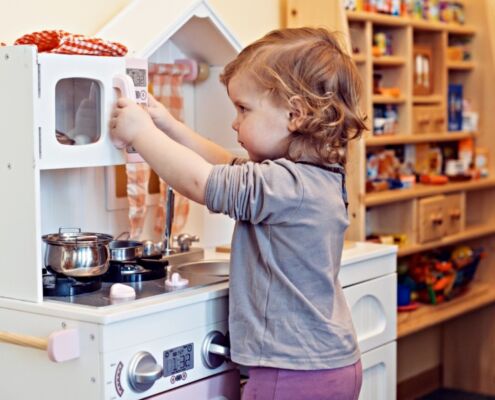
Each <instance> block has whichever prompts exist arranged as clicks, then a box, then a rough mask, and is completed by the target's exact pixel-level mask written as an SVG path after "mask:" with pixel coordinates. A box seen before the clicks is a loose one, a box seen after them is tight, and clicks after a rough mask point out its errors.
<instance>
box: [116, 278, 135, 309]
mask: <svg viewBox="0 0 495 400" xmlns="http://www.w3.org/2000/svg"><path fill="white" fill-rule="evenodd" d="M135 298H136V290H135V289H134V288H133V287H131V286H128V285H123V284H121V283H115V284H113V285H112V287H111V288H110V301H111V302H112V304H115V303H120V302H125V301H129V300H134V299H135Z"/></svg>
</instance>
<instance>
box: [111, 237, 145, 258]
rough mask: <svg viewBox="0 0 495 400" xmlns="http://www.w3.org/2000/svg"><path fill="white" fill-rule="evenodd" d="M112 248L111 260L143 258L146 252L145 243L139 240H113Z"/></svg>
mask: <svg viewBox="0 0 495 400" xmlns="http://www.w3.org/2000/svg"><path fill="white" fill-rule="evenodd" d="M108 247H109V248H110V260H111V261H131V260H135V259H136V258H141V257H142V256H143V252H144V245H143V243H142V242H139V241H137V240H112V241H111V242H110V243H109V244H108Z"/></svg>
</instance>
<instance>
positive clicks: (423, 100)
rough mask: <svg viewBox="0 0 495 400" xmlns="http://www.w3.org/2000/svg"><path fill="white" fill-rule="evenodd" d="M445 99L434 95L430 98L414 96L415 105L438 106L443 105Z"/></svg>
mask: <svg viewBox="0 0 495 400" xmlns="http://www.w3.org/2000/svg"><path fill="white" fill-rule="evenodd" d="M443 100H444V97H443V96H442V95H440V94H432V95H429V96H413V103H414V104H438V103H442V102H443Z"/></svg>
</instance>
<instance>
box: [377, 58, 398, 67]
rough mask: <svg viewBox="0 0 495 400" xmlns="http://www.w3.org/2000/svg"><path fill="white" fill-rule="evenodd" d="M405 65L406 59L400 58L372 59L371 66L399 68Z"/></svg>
mask: <svg viewBox="0 0 495 400" xmlns="http://www.w3.org/2000/svg"><path fill="white" fill-rule="evenodd" d="M405 63H406V59H405V58H404V57H401V56H381V57H373V65H375V66H377V67H401V66H403V65H404V64H405Z"/></svg>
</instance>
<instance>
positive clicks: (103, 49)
mask: <svg viewBox="0 0 495 400" xmlns="http://www.w3.org/2000/svg"><path fill="white" fill-rule="evenodd" d="M14 44H16V45H19V44H24V45H26V44H31V45H35V46H37V47H38V51H39V52H40V53H42V52H48V53H58V54H81V55H88V56H110V57H117V56H125V55H126V54H127V47H126V46H124V45H123V44H120V43H117V42H110V41H107V40H103V39H99V38H92V37H88V36H84V35H78V34H72V33H68V32H65V31H61V30H50V31H41V32H34V33H30V34H27V35H24V36H22V37H20V38H19V39H17V40H16V41H15V43H14Z"/></svg>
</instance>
